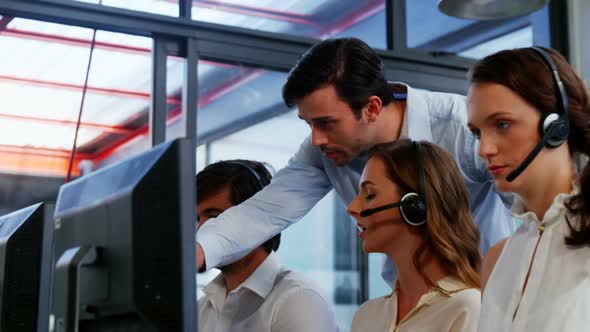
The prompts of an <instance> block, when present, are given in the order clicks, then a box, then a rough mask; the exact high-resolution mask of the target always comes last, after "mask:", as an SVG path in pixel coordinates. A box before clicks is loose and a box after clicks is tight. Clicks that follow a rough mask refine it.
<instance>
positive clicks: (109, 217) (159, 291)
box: [53, 139, 196, 332]
mask: <svg viewBox="0 0 590 332" xmlns="http://www.w3.org/2000/svg"><path fill="white" fill-rule="evenodd" d="M193 147H194V145H193V144H191V142H190V141H189V140H186V139H177V140H174V141H171V142H167V143H163V144H160V145H157V146H155V147H153V148H152V149H150V150H148V151H146V152H144V153H142V154H140V155H138V156H136V157H133V158H130V159H128V160H124V161H122V162H120V163H118V164H115V165H112V166H109V167H106V168H104V169H100V170H98V171H96V172H94V173H91V174H89V175H86V176H84V177H81V178H79V179H77V180H75V181H72V182H70V183H68V184H65V185H63V186H62V187H61V188H60V191H59V195H58V199H57V204H56V211H55V257H56V268H55V276H54V279H55V280H54V287H53V292H54V296H53V315H54V321H55V330H56V331H60V330H63V331H74V330H73V327H74V326H77V327H79V328H80V330H81V331H107V330H113V329H121V330H124V331H136V330H137V331H191V332H194V331H196V317H195V313H196V295H195V292H196V291H195V283H194V276H195V243H194V234H195V219H196V218H195V211H194V202H195V186H194V174H195V169H194V153H195V151H191V150H192V149H193Z"/></svg>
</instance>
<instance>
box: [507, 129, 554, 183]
mask: <svg viewBox="0 0 590 332" xmlns="http://www.w3.org/2000/svg"><path fill="white" fill-rule="evenodd" d="M545 144H547V139H546V138H545V137H543V139H542V140H541V142H539V144H537V145H536V146H535V148H534V149H533V151H531V153H529V155H528V156H527V157H526V159H525V160H524V161H523V162H522V164H520V166H518V167H517V168H516V169H515V170H514V171H512V172H510V174H508V176H507V177H506V181H508V182H512V181H514V179H516V177H517V176H519V175H520V173H522V171H524V170H525V168H527V167H528V166H529V164H530V163H531V162H532V161H533V159H535V157H536V156H537V155H538V154H539V152H541V150H542V149H543V147H544V146H545Z"/></svg>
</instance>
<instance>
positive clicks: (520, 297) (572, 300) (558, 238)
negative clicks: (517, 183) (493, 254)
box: [479, 193, 590, 332]
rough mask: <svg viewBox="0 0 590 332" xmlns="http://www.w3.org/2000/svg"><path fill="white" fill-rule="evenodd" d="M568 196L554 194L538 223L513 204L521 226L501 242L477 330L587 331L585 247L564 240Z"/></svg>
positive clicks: (588, 254)
mask: <svg viewBox="0 0 590 332" xmlns="http://www.w3.org/2000/svg"><path fill="white" fill-rule="evenodd" d="M570 196H571V193H570V194H560V195H558V196H556V197H555V199H554V201H553V204H552V205H551V207H550V208H549V209H548V210H547V212H546V213H545V216H544V218H543V220H539V219H538V218H537V216H536V215H535V214H534V213H532V212H526V213H522V212H523V206H522V203H521V202H518V201H517V202H516V203H515V205H514V207H513V212H514V213H515V215H516V214H518V213H520V215H517V217H519V218H521V219H522V220H523V221H524V224H523V226H522V227H521V228H519V229H518V230H517V231H516V233H515V234H514V235H513V236H512V237H510V238H509V239H508V240H507V241H506V244H505V245H504V249H503V250H502V253H501V254H500V257H499V258H498V261H497V263H496V265H495V267H494V270H493V271H492V273H491V275H490V278H489V280H488V283H487V285H486V288H485V291H484V295H483V304H482V311H481V320H480V325H479V331H481V332H487V331H490V332H491V331H494V332H495V331H505V332H510V331H535V332H542V331H551V332H554V331H590V247H589V246H584V247H580V248H576V249H573V248H571V247H568V246H567V245H566V244H565V240H564V238H565V236H566V235H569V233H570V231H569V227H568V225H567V222H566V220H565V215H566V212H567V209H566V208H565V206H564V201H566V199H568V198H569V197H570ZM569 219H570V221H571V222H574V221H575V219H574V218H571V217H570V218H569ZM535 246H536V247H537V249H536V252H535ZM533 254H534V255H533ZM533 256H534V257H533ZM529 267H530V274H529V278H528V281H527V284H526V288H525V289H524V292H523V285H524V282H525V279H526V275H527V272H528V271H529Z"/></svg>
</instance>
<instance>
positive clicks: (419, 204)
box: [360, 141, 426, 226]
mask: <svg viewBox="0 0 590 332" xmlns="http://www.w3.org/2000/svg"><path fill="white" fill-rule="evenodd" d="M412 145H413V146H414V150H415V152H416V153H415V156H416V165H418V178H419V179H418V182H419V188H418V190H419V191H418V193H415V192H409V193H407V194H405V195H404V196H403V197H402V199H401V200H400V201H399V202H396V203H392V204H387V205H383V206H380V207H376V208H373V209H366V210H363V211H361V212H360V216H361V217H368V216H370V215H372V214H374V213H377V212H380V211H383V210H387V209H393V208H396V207H399V210H400V212H401V213H400V214H401V216H402V219H403V220H404V221H405V222H406V223H407V224H409V225H411V226H422V225H424V223H426V189H425V188H426V185H425V182H426V180H425V175H424V166H423V165H422V147H421V146H420V143H419V142H416V141H413V142H412Z"/></svg>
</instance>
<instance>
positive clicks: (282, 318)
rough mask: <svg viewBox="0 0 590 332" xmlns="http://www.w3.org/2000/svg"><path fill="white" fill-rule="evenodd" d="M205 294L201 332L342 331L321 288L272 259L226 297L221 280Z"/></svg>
mask: <svg viewBox="0 0 590 332" xmlns="http://www.w3.org/2000/svg"><path fill="white" fill-rule="evenodd" d="M203 291H204V293H205V296H203V297H202V298H201V299H200V300H199V306H198V308H199V309H198V310H199V332H213V331H214V332H229V331H236V332H237V331H253V332H254V331H256V332H263V331H273V332H285V331H288V332H300V331H306V332H315V331H317V332H330V331H338V327H337V325H336V319H335V317H334V312H333V310H332V308H331V306H330V304H329V303H328V302H327V301H326V300H325V299H324V298H323V296H322V295H321V294H320V293H319V291H318V290H317V287H316V286H315V285H314V284H313V283H312V282H311V281H308V280H307V279H306V278H305V277H303V275H301V274H299V273H297V272H293V271H291V270H289V269H287V268H285V267H283V266H281V265H280V264H279V262H278V260H277V258H276V257H275V255H274V254H270V255H269V256H268V257H267V258H266V260H264V262H263V263H262V264H261V265H260V266H259V267H258V268H257V269H256V271H254V273H252V275H250V277H248V279H246V280H245V281H244V282H243V283H242V284H241V285H240V286H238V287H237V288H236V289H234V290H232V291H231V292H229V294H227V296H226V288H225V284H224V281H223V276H222V275H219V276H217V277H216V278H215V279H214V280H213V281H212V282H210V283H209V284H208V285H207V287H205V289H204V290H203Z"/></svg>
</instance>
